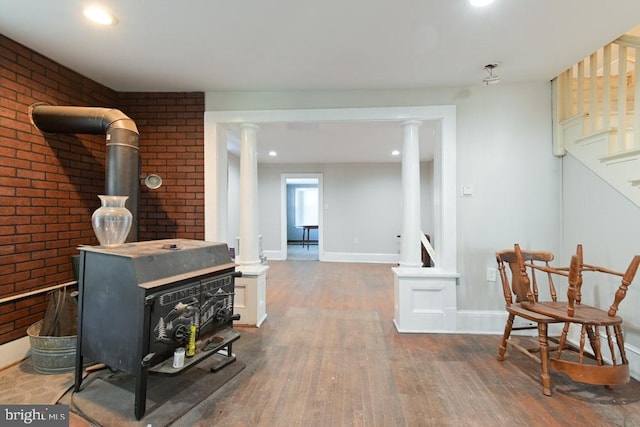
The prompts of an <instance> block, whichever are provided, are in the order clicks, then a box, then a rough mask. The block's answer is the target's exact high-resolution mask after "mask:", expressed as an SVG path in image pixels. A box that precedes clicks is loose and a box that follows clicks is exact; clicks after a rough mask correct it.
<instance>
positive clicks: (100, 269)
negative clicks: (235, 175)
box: [75, 239, 240, 420]
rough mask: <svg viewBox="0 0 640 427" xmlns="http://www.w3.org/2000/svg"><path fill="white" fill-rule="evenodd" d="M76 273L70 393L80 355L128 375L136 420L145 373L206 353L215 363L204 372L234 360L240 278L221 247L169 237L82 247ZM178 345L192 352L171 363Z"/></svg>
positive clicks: (170, 371) (168, 370)
mask: <svg viewBox="0 0 640 427" xmlns="http://www.w3.org/2000/svg"><path fill="white" fill-rule="evenodd" d="M79 273H80V274H79V276H80V277H79V280H78V288H79V297H78V303H79V304H78V347H77V353H76V371H75V377H76V378H75V380H76V381H75V391H76V392H77V391H80V386H81V384H82V374H83V359H84V358H87V359H90V360H93V361H95V362H99V363H104V364H105V365H107V366H109V367H110V368H112V369H118V370H121V371H124V372H126V373H129V374H131V375H133V376H134V377H135V416H136V418H137V419H138V420H139V419H140V418H142V417H143V416H144V412H145V401H146V389H147V375H148V374H149V373H151V374H158V375H175V374H178V373H179V372H180V371H182V370H184V369H187V368H189V367H190V366H193V365H194V364H195V363H197V362H199V361H201V360H203V359H205V358H207V357H209V356H215V358H216V363H215V364H214V366H215V367H214V368H212V369H211V370H212V371H217V370H219V369H221V368H223V367H224V366H226V365H228V364H229V363H232V362H233V361H235V356H234V355H233V353H232V343H233V342H234V341H236V340H237V339H238V338H240V334H239V333H237V332H236V331H235V330H233V320H238V319H239V316H237V315H236V316H234V314H233V303H234V281H235V277H238V276H240V273H237V272H235V264H234V263H233V262H232V261H231V257H230V255H229V249H228V247H227V245H226V244H223V243H211V242H203V241H197V240H186V239H171V240H156V241H150V242H136V243H126V244H124V245H122V246H118V247H115V248H106V247H102V246H85V247H81V248H80V271H79ZM180 347H184V348H186V349H187V354H188V355H190V352H189V351H191V353H194V354H193V355H192V356H191V357H186V358H184V363H183V364H182V363H175V364H174V360H173V359H174V357H173V356H174V352H175V350H176V349H177V348H180ZM194 350H195V351H194ZM176 359H178V357H176ZM180 359H182V358H181V357H180ZM176 362H178V360H176ZM174 366H177V367H174Z"/></svg>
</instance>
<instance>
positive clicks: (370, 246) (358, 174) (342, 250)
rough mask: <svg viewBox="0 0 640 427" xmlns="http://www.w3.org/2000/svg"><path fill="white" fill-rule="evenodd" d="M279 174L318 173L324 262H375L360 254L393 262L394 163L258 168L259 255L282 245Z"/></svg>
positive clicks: (396, 223)
mask: <svg viewBox="0 0 640 427" xmlns="http://www.w3.org/2000/svg"><path fill="white" fill-rule="evenodd" d="M283 173H289V174H290V173H314V174H315V173H318V174H322V176H323V206H322V210H323V226H324V227H323V230H322V237H323V249H324V252H325V254H326V257H327V258H329V259H332V260H345V261H346V260H349V259H355V258H357V259H359V260H361V261H372V260H375V259H376V257H371V256H369V257H367V256H366V255H365V254H376V255H378V256H379V255H383V256H385V257H387V258H388V259H393V261H396V259H395V258H396V257H397V253H398V240H397V237H396V236H397V235H398V234H399V233H400V220H401V216H400V188H401V187H400V186H401V171H400V163H385V164H378V163H376V164H371V163H350V164H346V163H345V164H321V165H271V164H269V165H259V167H258V197H259V204H260V225H259V226H260V233H261V234H262V235H263V245H264V249H265V251H277V250H279V249H280V247H281V244H282V242H281V241H280V237H281V233H280V218H281V215H282V212H281V203H280V200H281V194H280V193H281V183H282V181H281V175H282V174H283ZM355 241H357V243H355ZM341 257H342V258H343V259H340V258H341Z"/></svg>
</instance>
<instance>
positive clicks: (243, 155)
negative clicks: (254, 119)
mask: <svg viewBox="0 0 640 427" xmlns="http://www.w3.org/2000/svg"><path fill="white" fill-rule="evenodd" d="M257 133H258V126H256V125H254V124H251V123H242V124H241V125H240V248H239V249H240V253H239V257H238V264H240V265H255V264H260V253H259V245H258V154H257V152H258V149H257V145H258V142H257Z"/></svg>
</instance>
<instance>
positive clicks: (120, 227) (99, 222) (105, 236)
mask: <svg viewBox="0 0 640 427" xmlns="http://www.w3.org/2000/svg"><path fill="white" fill-rule="evenodd" d="M98 197H99V198H100V201H101V202H102V206H101V207H99V208H98V209H96V211H95V212H94V213H93V215H91V225H92V227H93V232H94V233H95V234H96V237H97V238H98V241H99V242H100V245H101V246H105V247H108V248H113V247H116V246H120V245H122V244H123V243H124V241H125V240H126V239H127V235H128V234H129V231H130V230H131V225H132V223H133V215H131V212H130V211H129V209H127V208H126V207H125V206H124V204H125V202H126V201H127V199H128V198H129V196H105V195H99V196H98Z"/></svg>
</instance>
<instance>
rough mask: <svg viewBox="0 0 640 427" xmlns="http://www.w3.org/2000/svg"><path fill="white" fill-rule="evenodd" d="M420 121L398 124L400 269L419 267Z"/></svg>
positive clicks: (420, 264)
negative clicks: (400, 133)
mask: <svg viewBox="0 0 640 427" xmlns="http://www.w3.org/2000/svg"><path fill="white" fill-rule="evenodd" d="M421 125H422V122H420V121H419V120H408V121H406V122H403V123H402V124H401V126H402V129H403V133H404V141H403V144H402V231H401V240H400V266H401V267H422V251H421V249H420V245H421V244H422V242H421V236H420V234H421V233H422V225H421V221H420V148H419V143H418V142H419V141H418V136H419V134H418V129H419V128H420V126H421Z"/></svg>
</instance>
